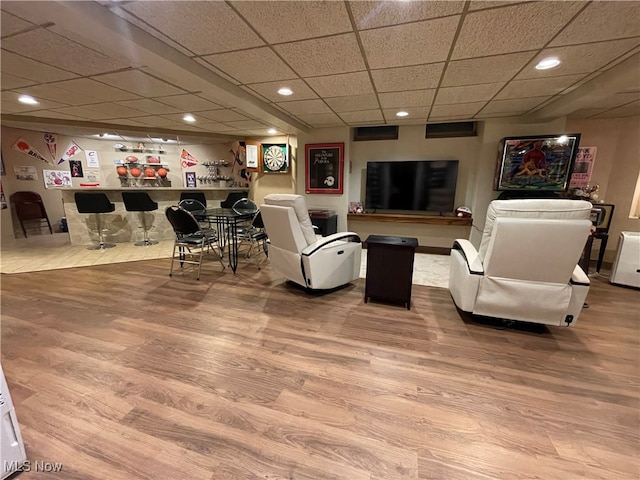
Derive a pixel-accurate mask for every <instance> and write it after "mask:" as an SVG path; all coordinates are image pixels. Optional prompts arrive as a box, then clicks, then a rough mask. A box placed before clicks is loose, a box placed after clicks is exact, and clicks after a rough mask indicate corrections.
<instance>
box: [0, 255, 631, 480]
mask: <svg viewBox="0 0 640 480" xmlns="http://www.w3.org/2000/svg"><path fill="white" fill-rule="evenodd" d="M168 262H169V260H167V259H165V260H149V261H142V262H132V263H126V264H114V265H101V266H94V267H85V268H74V269H67V270H55V271H44V272H33V273H23V274H15V275H2V280H1V281H2V285H1V287H2V365H3V368H4V370H5V375H6V376H7V380H8V384H9V388H10V392H11V395H12V397H13V401H14V404H15V407H16V413H17V416H18V419H19V421H20V425H21V427H22V435H23V438H24V440H25V444H26V449H27V454H28V457H29V459H30V460H31V461H32V462H35V461H39V462H52V463H54V462H58V463H62V465H63V470H62V473H43V472H35V471H32V472H24V473H22V474H20V476H19V477H18V478H19V480H31V479H38V480H40V479H56V480H61V479H65V480H73V479H78V480H80V479H82V480H93V479H101V480H102V479H110V480H120V479H121V480H138V479H154V480H156V479H171V480H177V479H189V480H224V479H262V480H274V479H296V480H298V479H299V480H302V479H344V480H360V479H363V480H365V479H366V480H383V479H385V480H386V479H445V480H449V479H450V480H458V479H459V480H473V479H544V480H555V479H615V480H626V479H637V478H639V476H640V457H639V456H640V386H639V383H640V348H639V346H640V292H638V291H637V290H632V289H628V288H623V287H616V286H612V285H609V284H608V283H607V281H606V279H602V278H597V277H594V278H593V280H592V287H591V291H590V294H589V298H588V301H589V304H590V307H589V308H588V309H585V310H584V311H583V314H582V316H581V317H580V319H579V320H578V323H577V324H576V325H575V326H574V327H571V328H561V327H549V328H546V327H542V326H528V327H527V328H524V327H519V328H508V329H499V328H496V326H495V325H488V324H479V323H476V322H472V321H470V320H469V319H463V318H461V316H460V314H459V313H458V312H457V311H456V309H455V307H454V305H453V303H452V300H451V298H450V296H449V293H448V291H447V290H446V289H439V288H431V287H423V286H414V289H413V303H412V309H411V310H410V311H407V310H406V309H404V308H402V307H400V306H393V305H385V304H380V303H374V302H371V303H368V304H365V303H363V298H362V297H363V290H364V281H363V280H359V281H358V282H356V283H354V284H353V285H351V286H349V287H347V288H344V289H342V290H339V291H336V292H333V293H331V294H328V295H315V296H310V295H308V294H306V293H305V292H302V291H300V290H298V289H296V288H294V287H291V286H288V285H286V284H283V283H282V280H281V279H280V278H279V277H278V276H277V275H275V274H274V273H273V272H272V271H271V270H270V268H266V269H263V270H262V271H260V272H259V271H257V270H256V269H255V268H251V267H249V266H243V267H242V268H240V269H239V270H238V274H237V275H233V274H232V273H231V272H230V269H227V271H226V272H224V273H223V272H221V271H220V268H219V265H215V264H209V265H208V266H207V267H206V268H205V269H203V274H202V277H201V280H200V281H199V282H197V281H195V280H194V279H193V276H182V275H177V276H174V277H173V278H172V279H170V278H169V277H168V269H169V263H168Z"/></svg>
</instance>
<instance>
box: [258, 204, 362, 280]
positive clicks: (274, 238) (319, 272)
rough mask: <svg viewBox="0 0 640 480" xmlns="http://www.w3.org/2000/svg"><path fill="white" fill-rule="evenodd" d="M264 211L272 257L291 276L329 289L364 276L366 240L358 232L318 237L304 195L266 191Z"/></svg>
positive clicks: (279, 270) (280, 269)
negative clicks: (361, 261) (361, 239)
mask: <svg viewBox="0 0 640 480" xmlns="http://www.w3.org/2000/svg"><path fill="white" fill-rule="evenodd" d="M260 211H261V212H262V219H263V221H264V226H265V229H266V231H267V236H268V237H269V242H270V244H269V261H270V263H271V265H273V268H274V269H275V270H276V271H277V272H278V273H280V274H281V275H283V276H284V277H285V278H286V279H287V280H290V281H292V282H294V283H297V284H298V285H301V286H303V287H306V288H309V289H313V290H326V289H331V288H335V287H339V286H341V285H345V284H347V283H349V282H352V281H353V280H355V279H357V278H358V277H359V276H360V256H361V254H362V243H361V241H360V237H359V236H358V234H357V233H354V232H339V233H334V234H333V235H329V236H327V237H317V236H316V234H315V233H314V230H313V225H312V224H311V219H310V218H309V211H308V210H307V205H306V202H305V199H304V197H303V196H302V195H293V194H269V195H266V196H265V197H264V205H261V206H260Z"/></svg>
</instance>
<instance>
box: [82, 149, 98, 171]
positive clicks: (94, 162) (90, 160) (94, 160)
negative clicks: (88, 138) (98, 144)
mask: <svg viewBox="0 0 640 480" xmlns="http://www.w3.org/2000/svg"><path fill="white" fill-rule="evenodd" d="M84 158H86V159H87V167H89V168H100V160H99V159H98V152H96V151H95V150H85V151H84Z"/></svg>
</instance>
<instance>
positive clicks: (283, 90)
mask: <svg viewBox="0 0 640 480" xmlns="http://www.w3.org/2000/svg"><path fill="white" fill-rule="evenodd" d="M278 93H279V94H280V95H285V96H286V95H291V94H292V93H293V90H291V89H290V88H287V87H282V88H281V89H280V90H278Z"/></svg>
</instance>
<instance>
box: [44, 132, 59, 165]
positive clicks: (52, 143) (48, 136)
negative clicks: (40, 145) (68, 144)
mask: <svg viewBox="0 0 640 480" xmlns="http://www.w3.org/2000/svg"><path fill="white" fill-rule="evenodd" d="M44 143H46V144H47V150H49V155H51V160H53V161H54V162H55V161H56V150H57V149H58V144H57V143H56V136H55V135H54V134H53V133H45V134H44Z"/></svg>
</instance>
